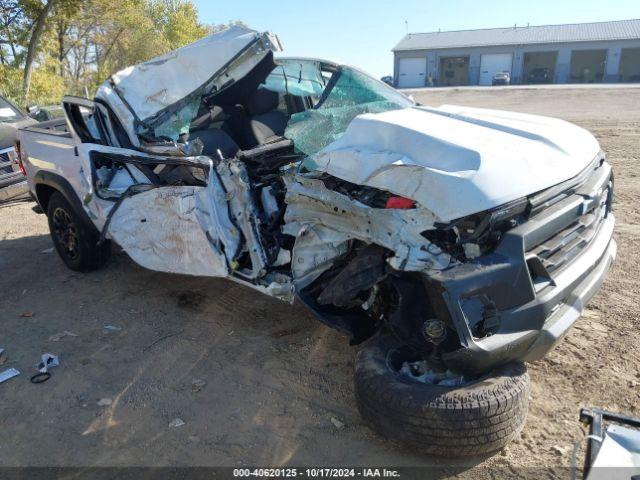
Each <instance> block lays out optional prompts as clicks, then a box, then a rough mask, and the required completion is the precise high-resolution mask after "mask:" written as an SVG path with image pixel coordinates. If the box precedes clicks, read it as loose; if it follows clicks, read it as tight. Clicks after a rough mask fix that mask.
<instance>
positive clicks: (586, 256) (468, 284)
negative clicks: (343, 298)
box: [427, 164, 616, 373]
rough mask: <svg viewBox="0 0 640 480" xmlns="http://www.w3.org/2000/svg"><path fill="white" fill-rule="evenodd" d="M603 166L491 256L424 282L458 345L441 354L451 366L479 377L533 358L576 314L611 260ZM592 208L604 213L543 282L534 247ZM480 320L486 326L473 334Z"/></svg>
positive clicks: (610, 224) (559, 335)
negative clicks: (437, 299) (582, 242)
mask: <svg viewBox="0 0 640 480" xmlns="http://www.w3.org/2000/svg"><path fill="white" fill-rule="evenodd" d="M604 166H605V170H600V171H599V172H598V175H597V176H594V178H593V180H592V181H591V182H590V184H589V185H587V186H586V187H585V188H584V189H583V190H582V191H578V192H576V194H575V195H572V196H570V197H568V198H566V199H564V200H563V201H562V202H559V203H558V204H557V205H554V206H553V207H552V208H549V209H548V210H545V211H544V214H543V215H541V216H539V218H536V219H534V220H533V221H529V222H526V223H525V224H523V225H520V226H519V227H516V228H515V229H513V230H512V231H510V232H508V233H507V234H505V236H504V237H503V239H502V241H501V243H500V245H499V246H498V247H497V248H496V250H495V251H494V252H493V253H491V254H488V255H485V256H483V257H480V258H478V259H476V261H475V262H472V263H467V264H464V265H460V266H458V267H456V268H453V269H451V270H449V271H445V272H442V273H441V274H439V275H437V276H435V277H430V278H429V279H428V280H427V282H428V283H429V284H430V285H429V286H430V288H431V290H432V291H433V289H434V287H435V289H436V290H437V291H438V292H441V295H440V300H441V302H440V311H439V312H438V313H439V316H440V317H445V316H446V317H448V319H449V320H450V321H451V323H452V324H453V326H454V327H455V330H456V331H457V333H458V337H459V339H460V344H461V346H462V348H460V349H457V350H454V351H452V352H449V353H445V354H443V359H444V360H445V362H446V363H447V365H448V366H450V368H453V369H455V370H459V371H462V372H468V373H481V372H485V371H487V370H490V369H491V368H493V367H495V366H497V365H499V364H504V363H507V362H510V361H516V360H519V361H531V360H536V359H539V358H541V357H543V356H544V355H545V354H546V353H547V352H548V351H549V350H551V348H552V347H553V346H554V345H555V344H556V343H557V342H558V341H559V340H560V339H561V338H562V337H563V336H564V335H565V334H566V333H567V332H568V330H569V329H570V328H571V326H572V325H573V324H574V323H575V321H576V320H577V319H578V318H579V317H580V315H581V313H582V309H583V308H584V306H585V305H586V304H587V302H588V301H589V300H590V299H591V298H592V297H593V296H594V295H595V294H596V292H597V291H598V289H599V288H600V286H601V285H602V282H603V281H604V278H605V276H606V274H607V271H608V270H609V267H610V266H611V264H612V263H613V261H614V259H615V256H616V243H615V240H613V238H612V236H613V228H614V224H615V219H614V216H613V215H612V214H611V213H610V212H609V205H610V201H609V202H607V204H606V205H604V204H603V201H602V199H601V194H602V192H603V191H604V192H605V193H606V194H607V195H608V196H610V195H611V189H612V184H611V181H610V177H611V175H610V167H608V165H607V164H604ZM601 168H602V167H601ZM593 192H599V193H593ZM589 195H591V196H589ZM589 202H591V203H589ZM597 205H600V207H599V208H602V215H601V218H600V219H599V221H598V223H597V225H596V226H594V227H593V232H592V233H591V234H590V236H589V237H588V243H586V244H585V245H584V246H581V247H580V248H579V249H577V250H578V253H577V254H576V255H574V256H572V257H571V258H570V261H567V262H566V263H564V264H563V265H562V266H561V268H558V269H557V270H556V271H553V273H552V274H549V275H548V278H546V279H543V280H545V281H541V279H540V278H539V277H537V276H536V273H535V270H536V268H537V267H535V265H534V264H535V263H536V262H538V264H540V262H539V260H538V259H537V258H536V259H534V260H536V262H533V263H532V261H531V260H532V254H531V253H530V252H531V251H536V250H535V249H533V248H532V245H537V244H538V243H540V242H541V240H545V238H544V236H547V235H548V233H549V232H550V231H558V230H561V231H562V229H563V228H565V227H566V226H567V225H570V224H571V222H572V221H573V223H575V222H576V220H579V219H580V218H581V215H584V212H585V210H587V207H588V208H590V209H591V211H592V212H596V211H597V210H596V209H597V208H598V207H597ZM585 235H586V234H585ZM541 237H543V238H541ZM542 243H544V242H542ZM483 322H484V323H486V324H488V325H490V328H488V329H485V330H484V333H479V331H480V330H482V329H480V328H477V327H478V326H483Z"/></svg>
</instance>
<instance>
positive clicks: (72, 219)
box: [47, 192, 111, 272]
mask: <svg viewBox="0 0 640 480" xmlns="http://www.w3.org/2000/svg"><path fill="white" fill-rule="evenodd" d="M47 217H48V220H49V231H50V232H51V238H52V240H53V245H54V246H55V248H56V251H57V252H58V254H59V255H60V258H62V261H64V263H65V264H66V265H67V267H69V268H70V269H71V270H76V271H80V272H87V271H90V270H96V269H98V268H100V267H102V266H103V265H104V264H105V263H106V262H107V260H109V257H110V254H111V242H109V241H108V240H107V241H105V242H104V243H102V244H100V245H99V244H98V242H99V240H100V233H99V232H98V230H97V229H96V227H95V226H93V224H91V223H89V222H87V221H86V220H85V219H83V218H82V217H81V216H80V215H78V213H77V212H76V211H75V209H74V208H73V207H72V206H71V204H70V203H69V202H68V201H67V199H66V198H65V197H64V196H63V195H62V194H61V193H59V192H55V193H53V194H52V195H51V198H50V199H49V204H48V205H47Z"/></svg>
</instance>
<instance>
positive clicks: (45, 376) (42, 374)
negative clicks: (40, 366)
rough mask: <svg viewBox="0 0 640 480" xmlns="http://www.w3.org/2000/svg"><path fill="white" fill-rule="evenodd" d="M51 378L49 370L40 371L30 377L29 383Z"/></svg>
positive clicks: (41, 381)
mask: <svg viewBox="0 0 640 480" xmlns="http://www.w3.org/2000/svg"><path fill="white" fill-rule="evenodd" d="M50 378H51V374H50V373H49V372H40V373H36V374H35V375H34V376H33V377H31V379H30V380H31V383H43V382H46V381H47V380H49V379H50Z"/></svg>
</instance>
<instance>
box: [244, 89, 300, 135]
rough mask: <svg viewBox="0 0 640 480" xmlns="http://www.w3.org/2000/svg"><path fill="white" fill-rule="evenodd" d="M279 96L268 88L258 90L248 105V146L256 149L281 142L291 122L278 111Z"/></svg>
mask: <svg viewBox="0 0 640 480" xmlns="http://www.w3.org/2000/svg"><path fill="white" fill-rule="evenodd" d="M278 104H279V95H278V93H277V92H272V91H271V90H267V89H266V88H259V89H258V90H256V91H255V92H254V93H253V95H252V96H251V98H250V99H249V102H248V104H247V110H248V111H249V117H248V118H247V119H246V130H245V132H246V137H247V145H248V146H249V147H255V146H257V145H263V144H265V143H269V142H273V141H275V140H279V139H281V138H282V136H283V135H284V130H285V128H286V127H287V122H288V121H289V119H288V117H287V115H286V114H285V113H283V112H281V111H279V110H277V108H278Z"/></svg>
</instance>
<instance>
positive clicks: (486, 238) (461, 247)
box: [422, 198, 529, 261]
mask: <svg viewBox="0 0 640 480" xmlns="http://www.w3.org/2000/svg"><path fill="white" fill-rule="evenodd" d="M528 210H529V201H528V200H527V199H526V198H521V199H518V200H514V201H512V202H509V203H507V204H505V205H502V206H500V207H497V208H494V209H491V210H485V211H484V212H480V213H474V214H473V215H469V216H467V217H463V218H460V219H458V220H454V221H452V222H450V223H448V224H436V225H435V226H436V229H435V230H428V231H426V232H423V234H422V235H423V236H424V237H425V238H426V239H427V240H429V241H430V242H432V243H435V244H436V245H437V246H439V247H440V248H441V249H442V250H444V251H445V252H447V253H448V254H449V255H451V256H453V257H454V258H456V259H458V260H460V261H465V260H472V259H474V258H476V257H479V256H480V255H483V254H484V253H487V252H489V251H491V250H493V249H494V248H495V247H496V245H497V244H498V243H499V242H500V240H501V238H502V235H504V233H505V232H507V231H508V230H511V229H512V228H514V227H516V226H518V225H520V224H521V223H522V222H523V221H525V220H526V217H527V215H528Z"/></svg>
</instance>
